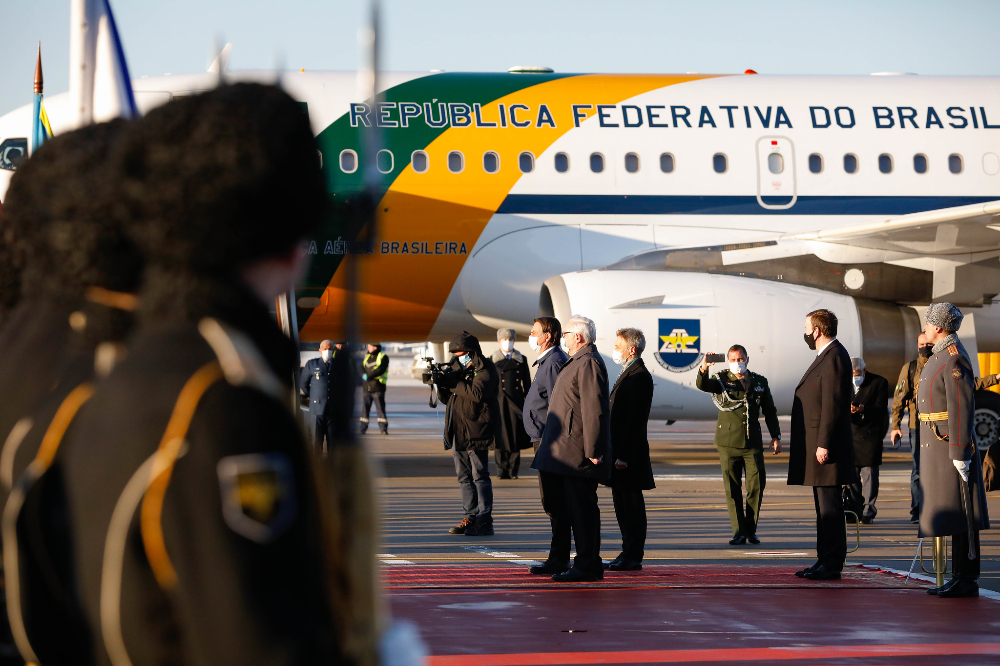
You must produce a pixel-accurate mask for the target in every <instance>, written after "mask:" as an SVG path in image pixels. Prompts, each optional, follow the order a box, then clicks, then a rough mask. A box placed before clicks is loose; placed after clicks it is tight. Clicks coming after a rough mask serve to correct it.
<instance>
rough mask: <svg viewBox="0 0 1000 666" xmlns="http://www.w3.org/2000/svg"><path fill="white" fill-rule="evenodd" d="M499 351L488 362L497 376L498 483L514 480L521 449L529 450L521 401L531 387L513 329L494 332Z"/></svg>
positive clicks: (525, 361)
mask: <svg viewBox="0 0 1000 666" xmlns="http://www.w3.org/2000/svg"><path fill="white" fill-rule="evenodd" d="M497 342H499V343H500V349H498V350H496V351H495V352H493V356H492V358H491V360H492V361H493V364H494V365H496V367H497V372H498V373H499V375H500V434H499V436H498V437H497V443H496V451H495V458H496V463H497V475H498V476H499V478H501V479H516V478H517V473H518V471H519V470H520V469H521V449H528V448H531V440H530V439H528V433H526V432H525V431H524V411H523V410H524V397H525V396H526V395H527V394H528V389H529V388H530V387H531V373H530V372H528V361H527V360H526V359H525V358H524V354H522V353H521V352H519V351H517V350H516V349H514V329H512V328H501V329H499V330H497Z"/></svg>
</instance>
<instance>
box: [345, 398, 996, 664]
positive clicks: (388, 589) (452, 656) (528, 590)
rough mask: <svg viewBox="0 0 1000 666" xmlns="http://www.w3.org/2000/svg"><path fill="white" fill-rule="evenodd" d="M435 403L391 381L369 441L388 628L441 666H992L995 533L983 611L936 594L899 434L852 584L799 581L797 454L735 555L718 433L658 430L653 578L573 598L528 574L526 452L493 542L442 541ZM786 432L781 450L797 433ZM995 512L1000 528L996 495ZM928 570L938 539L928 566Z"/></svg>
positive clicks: (534, 542) (809, 536)
mask: <svg viewBox="0 0 1000 666" xmlns="http://www.w3.org/2000/svg"><path fill="white" fill-rule="evenodd" d="M428 397H429V389H427V388H426V387H422V386H420V385H419V383H418V382H413V381H409V380H396V381H390V385H389V389H388V393H387V402H388V409H387V412H388V417H389V431H390V434H389V435H388V436H382V435H379V434H371V433H373V432H374V431H375V429H374V426H373V428H372V430H369V433H370V434H367V435H365V436H364V437H363V438H362V441H363V442H364V444H365V445H366V447H367V448H368V450H369V451H370V453H371V455H372V459H373V461H374V462H375V464H376V466H377V470H378V475H379V477H380V479H379V488H380V502H381V511H382V521H383V545H382V547H381V549H380V553H379V560H380V561H381V563H382V566H383V572H382V575H383V586H384V588H385V593H386V595H387V597H388V599H389V600H390V602H391V607H392V611H393V613H394V615H395V616H396V617H399V618H406V619H409V620H411V621H413V622H415V623H416V624H417V625H418V626H419V628H420V630H421V634H422V636H423V638H424V640H425V641H426V642H427V644H428V647H429V649H430V653H431V656H430V661H429V663H430V664H431V666H464V665H466V664H469V665H473V664H474V665H475V666H488V665H491V664H496V665H498V666H500V665H516V666H524V665H529V664H598V663H615V664H644V663H649V664H652V663H731V662H734V661H753V662H755V663H763V664H766V663H775V664H777V663H782V664H787V663H789V662H792V663H805V664H822V665H824V666H831V665H833V664H865V665H869V666H871V665H876V664H953V663H962V664H1000V530H998V529H993V530H989V531H984V532H983V533H982V534H981V548H982V568H983V574H982V577H981V578H980V585H981V596H980V597H979V598H978V599H938V598H936V597H932V596H929V595H927V594H926V593H925V588H927V587H929V586H931V585H932V581H933V578H932V577H931V576H928V575H926V574H925V573H923V571H922V570H921V568H922V564H921V561H920V557H919V553H918V543H919V542H918V539H917V535H916V526H915V525H911V524H910V523H909V509H910V490H909V474H910V453H909V450H908V448H907V444H906V437H905V435H904V439H903V445H902V447H901V448H900V449H897V450H891V449H889V448H888V445H887V448H886V451H885V453H884V456H883V458H884V462H883V465H882V468H881V489H880V492H879V498H878V501H877V503H876V507H877V509H878V515H877V516H876V518H875V521H874V523H873V524H871V525H860V526H857V525H854V524H852V525H848V526H846V529H847V530H848V548H849V550H851V549H854V550H852V552H850V553H849V555H848V562H847V567H846V568H845V571H844V575H843V578H842V579H841V580H840V581H829V582H812V581H805V580H802V579H799V578H796V577H795V576H794V572H795V571H796V570H799V569H802V568H804V567H806V566H809V565H810V564H812V563H813V562H814V561H815V538H816V533H815V514H814V509H813V500H812V494H811V489H809V488H802V487H796V486H788V485H786V483H785V480H786V478H787V466H788V455H787V449H786V450H785V451H784V452H783V453H782V454H780V455H777V456H773V457H772V456H770V455H768V456H767V467H766V474H767V486H766V489H765V491H764V504H763V507H762V509H761V517H760V524H759V528H758V536H759V537H760V539H761V544H760V545H759V546H743V547H733V546H730V545H729V544H728V541H729V539H730V537H731V528H730V525H729V518H728V514H727V512H726V506H725V494H724V490H723V485H722V479H721V472H720V469H719V462H718V457H717V454H716V451H715V447H714V446H713V445H712V437H713V431H714V424H713V423H712V422H707V423H705V422H677V423H674V424H673V425H670V426H667V425H666V424H664V423H663V422H653V421H651V422H650V423H649V439H650V446H651V455H652V459H653V467H654V473H655V475H656V486H657V487H656V489H654V490H652V491H648V492H647V493H646V506H647V515H648V519H649V536H648V539H647V544H646V555H645V559H644V561H643V570H642V571H638V572H629V573H611V572H608V573H606V575H605V578H604V580H603V581H601V582H598V583H590V584H570V585H567V584H559V583H554V582H553V581H551V580H550V579H549V578H547V577H538V576H531V575H530V574H528V571H527V568H528V567H529V566H530V565H531V564H534V563H536V562H540V561H541V560H544V559H545V556H546V553H547V551H548V544H549V536H550V532H549V523H548V519H547V518H546V516H545V514H544V513H543V512H542V510H541V506H540V501H539V494H538V485H537V480H536V478H535V474H534V471H533V470H531V469H530V464H531V450H530V449H529V450H528V451H526V452H524V455H523V456H522V461H521V469H520V474H519V478H518V479H515V480H509V481H507V480H505V481H500V480H498V479H496V477H495V476H494V477H493V488H494V524H495V529H496V534H495V535H494V536H491V537H465V536H453V535H449V534H448V528H449V527H451V526H453V525H455V524H456V523H458V522H459V521H460V520H461V519H462V506H461V495H460V492H459V488H458V484H457V482H456V480H455V471H454V465H453V462H452V458H451V455H450V454H449V453H448V452H447V451H445V450H444V447H443V442H442V438H441V428H442V425H443V420H444V407H443V406H440V405H439V406H438V407H437V409H432V408H430V407H429V406H428ZM373 416H374V415H373ZM373 424H374V418H373ZM782 428H783V432H785V433H786V436H787V428H788V422H787V420H783V421H782ZM491 467H492V464H491ZM598 495H599V503H600V506H601V527H602V535H601V543H602V555H603V556H604V557H605V559H612V558H614V557H615V556H617V555H618V553H619V551H620V539H621V536H620V533H619V531H618V525H617V522H616V519H615V515H614V508H613V506H612V503H611V493H610V489H608V488H604V487H601V488H600V489H599V491H598ZM988 502H989V508H990V513H991V514H992V516H994V524H996V522H997V521H998V520H1000V518H998V517H1000V493H998V492H993V493H990V495H989V499H988ZM855 547H856V549H855ZM930 560H931V543H930V540H929V539H928V540H926V541H925V543H924V562H923V565H924V566H926V567H927V568H928V569H929V568H930V567H931V561H930Z"/></svg>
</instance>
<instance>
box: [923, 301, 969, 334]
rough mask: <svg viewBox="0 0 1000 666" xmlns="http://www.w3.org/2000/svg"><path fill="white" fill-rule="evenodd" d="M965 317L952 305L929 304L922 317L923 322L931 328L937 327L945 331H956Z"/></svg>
mask: <svg viewBox="0 0 1000 666" xmlns="http://www.w3.org/2000/svg"><path fill="white" fill-rule="evenodd" d="M964 316H965V315H963V314H962V311H961V310H959V309H958V308H957V307H955V305H954V304H952V303H931V304H930V306H928V308H927V314H926V315H924V321H926V322H927V323H928V324H930V325H931V326H938V327H939V328H942V329H944V330H946V331H952V332H954V331H957V330H958V329H959V328H961V327H962V318H963V317H964Z"/></svg>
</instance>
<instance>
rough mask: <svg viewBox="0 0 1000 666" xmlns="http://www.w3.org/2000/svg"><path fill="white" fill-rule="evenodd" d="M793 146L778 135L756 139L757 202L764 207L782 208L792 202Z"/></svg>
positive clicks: (793, 186)
mask: <svg viewBox="0 0 1000 666" xmlns="http://www.w3.org/2000/svg"><path fill="white" fill-rule="evenodd" d="M796 198H797V195H796V193H795V150H794V148H793V147H792V142H791V141H789V140H788V139H786V138H785V137H781V136H765V137H761V138H760V139H758V140H757V202H758V203H759V204H760V205H761V206H763V207H764V208H771V209H778V210H780V209H784V208H791V207H792V206H794V205H795V199H796Z"/></svg>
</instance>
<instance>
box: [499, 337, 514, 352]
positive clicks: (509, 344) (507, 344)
mask: <svg viewBox="0 0 1000 666" xmlns="http://www.w3.org/2000/svg"><path fill="white" fill-rule="evenodd" d="M513 348H514V341H513V340H501V341H500V349H502V350H504V351H505V352H509V351H510V350H511V349H513Z"/></svg>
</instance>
